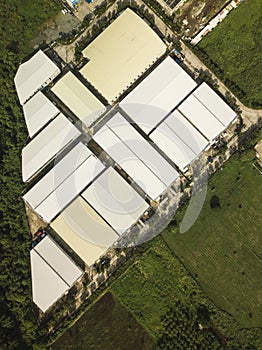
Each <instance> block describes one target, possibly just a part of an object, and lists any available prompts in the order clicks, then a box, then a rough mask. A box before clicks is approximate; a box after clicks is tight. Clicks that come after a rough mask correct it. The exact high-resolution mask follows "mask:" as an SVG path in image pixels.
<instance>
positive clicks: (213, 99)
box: [194, 83, 237, 128]
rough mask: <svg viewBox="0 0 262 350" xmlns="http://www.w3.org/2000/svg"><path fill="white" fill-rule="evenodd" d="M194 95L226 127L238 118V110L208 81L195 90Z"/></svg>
mask: <svg viewBox="0 0 262 350" xmlns="http://www.w3.org/2000/svg"><path fill="white" fill-rule="evenodd" d="M194 96H195V97H196V98H197V99H198V100H199V102H201V103H202V104H203V105H204V106H205V107H206V108H207V109H208V110H209V111H210V112H211V113H212V114H213V115H214V116H215V117H216V118H217V119H218V120H219V121H220V122H221V123H222V124H223V125H224V127H225V128H226V127H228V126H229V125H230V124H231V123H232V122H234V121H235V120H236V118H237V114H236V112H235V111H233V109H232V108H231V107H229V105H228V104H227V103H226V102H225V101H223V100H222V98H221V97H220V96H218V94H217V93H215V91H214V90H213V89H211V88H210V87H209V86H208V85H207V84H206V83H202V84H201V85H200V86H199V87H198V88H197V89H196V90H195V91H194Z"/></svg>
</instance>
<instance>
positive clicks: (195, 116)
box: [178, 94, 225, 142]
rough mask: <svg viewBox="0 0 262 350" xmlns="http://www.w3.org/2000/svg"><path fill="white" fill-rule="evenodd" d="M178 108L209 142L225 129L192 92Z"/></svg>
mask: <svg viewBox="0 0 262 350" xmlns="http://www.w3.org/2000/svg"><path fill="white" fill-rule="evenodd" d="M178 110H179V112H181V113H182V114H183V115H184V116H185V117H186V118H187V119H188V120H189V121H190V122H191V123H192V124H193V125H194V126H195V127H196V128H197V129H198V130H199V131H200V132H201V133H202V134H203V135H204V136H205V137H206V138H207V139H208V140H209V141H211V142H212V141H213V140H214V139H215V138H216V137H217V136H218V135H219V134H221V132H223V131H224V129H225V127H224V125H223V124H222V123H221V122H220V121H219V120H218V119H217V118H216V117H215V116H214V115H213V114H212V113H211V112H210V111H209V110H208V109H207V108H206V107H205V106H204V105H203V104H202V103H201V102H200V101H199V100H198V99H197V98H196V97H195V96H194V95H193V94H192V95H190V96H189V97H188V98H187V99H186V100H185V101H184V102H183V103H182V104H181V105H180V106H179V107H178Z"/></svg>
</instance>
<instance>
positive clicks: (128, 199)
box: [82, 167, 149, 234]
mask: <svg viewBox="0 0 262 350" xmlns="http://www.w3.org/2000/svg"><path fill="white" fill-rule="evenodd" d="M82 197H83V198H84V199H85V200H86V201H87V202H88V203H89V204H90V205H91V206H92V207H93V208H94V209H95V210H96V212H97V213H98V214H99V215H100V216H101V217H102V218H103V219H104V220H105V221H107V222H108V223H109V224H110V225H111V226H112V227H113V228H114V230H115V231H116V232H117V233H118V234H122V233H124V232H125V231H126V230H127V229H129V228H130V227H131V226H132V225H133V224H134V223H135V222H136V221H137V220H138V219H139V218H140V217H141V216H142V215H143V214H144V212H145V211H146V210H147V209H148V207H149V206H148V204H147V203H146V202H145V201H144V199H143V198H142V197H141V196H140V195H139V194H138V193H137V192H136V191H135V190H134V189H133V188H132V187H131V186H130V185H129V184H128V183H127V182H126V181H125V180H124V179H123V178H122V176H121V175H119V174H118V173H117V172H116V171H115V170H114V169H113V168H112V167H110V168H108V169H107V170H106V171H105V172H104V173H103V174H102V175H101V176H99V177H98V178H97V179H96V180H95V181H94V182H93V183H92V184H91V185H90V186H89V187H88V188H87V189H86V190H85V191H84V192H83V193H82Z"/></svg>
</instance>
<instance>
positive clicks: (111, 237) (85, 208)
mask: <svg viewBox="0 0 262 350" xmlns="http://www.w3.org/2000/svg"><path fill="white" fill-rule="evenodd" d="M51 227H52V228H53V229H54V230H55V231H56V232H57V233H58V234H59V236H60V237H61V238H62V239H63V240H64V241H65V242H66V243H67V244H68V245H69V246H70V247H71V248H72V249H73V250H74V251H75V253H76V254H78V255H79V256H80V258H81V259H82V260H83V261H84V262H85V263H86V264H87V265H89V266H90V265H92V264H94V262H95V261H96V260H97V259H98V258H99V257H100V256H101V255H103V254H104V253H105V252H106V250H107V249H108V247H110V246H111V245H112V244H113V243H114V242H115V241H116V240H117V239H118V235H117V234H116V232H115V231H114V230H113V229H112V228H111V227H110V226H109V225H108V224H107V223H106V222H105V221H104V220H103V218H102V217H101V216H100V215H99V214H98V213H97V212H96V211H95V210H94V209H93V208H92V207H91V206H90V205H89V204H88V203H87V202H86V201H85V200H84V199H83V198H82V197H80V196H79V197H77V198H76V199H75V200H74V201H73V202H72V203H71V204H70V205H69V206H68V207H67V208H66V209H65V210H64V211H63V213H62V214H60V215H59V216H58V217H57V218H56V219H55V220H54V221H53V222H52V223H51Z"/></svg>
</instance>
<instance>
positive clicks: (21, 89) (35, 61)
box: [14, 50, 60, 104]
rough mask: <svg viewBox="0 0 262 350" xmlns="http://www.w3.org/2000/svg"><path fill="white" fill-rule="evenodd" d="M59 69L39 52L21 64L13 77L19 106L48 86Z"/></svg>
mask: <svg viewBox="0 0 262 350" xmlns="http://www.w3.org/2000/svg"><path fill="white" fill-rule="evenodd" d="M59 73H60V69H59V68H58V67H57V66H56V65H55V63H54V62H53V61H52V60H50V58H49V57H48V56H47V55H46V54H45V53H44V52H43V51H41V50H39V51H38V52H37V53H36V54H35V55H34V56H33V57H31V58H30V59H29V60H28V61H26V62H24V63H22V64H21V65H20V66H19V68H18V70H17V72H16V75H15V79H14V80H15V87H16V90H17V94H18V97H19V100H20V103H21V104H24V103H25V102H26V101H27V100H28V99H29V98H30V97H31V96H33V95H34V93H35V92H36V91H38V90H39V89H40V88H41V87H43V86H45V85H47V84H49V83H50V82H51V81H52V80H53V79H54V78H55V77H56V76H57V75H58V74H59Z"/></svg>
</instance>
